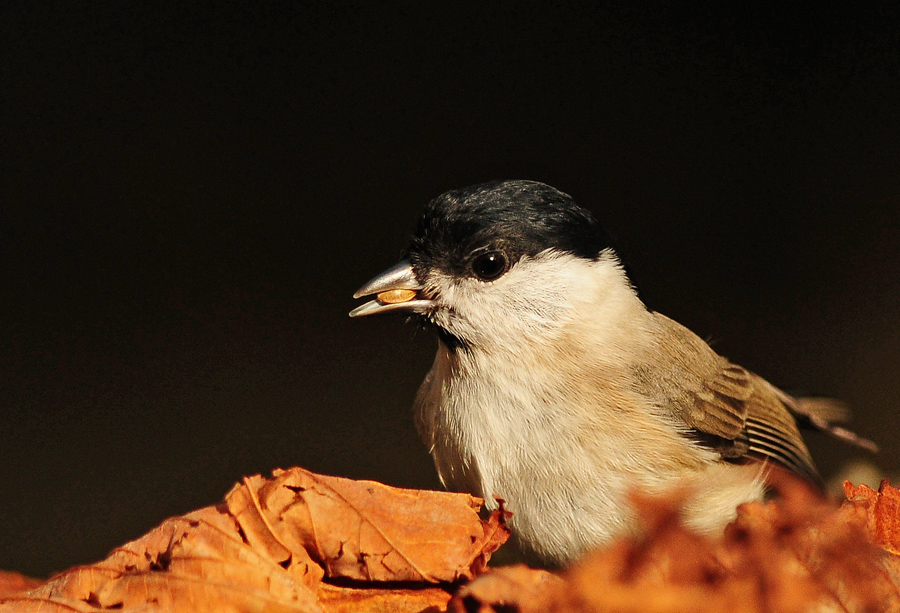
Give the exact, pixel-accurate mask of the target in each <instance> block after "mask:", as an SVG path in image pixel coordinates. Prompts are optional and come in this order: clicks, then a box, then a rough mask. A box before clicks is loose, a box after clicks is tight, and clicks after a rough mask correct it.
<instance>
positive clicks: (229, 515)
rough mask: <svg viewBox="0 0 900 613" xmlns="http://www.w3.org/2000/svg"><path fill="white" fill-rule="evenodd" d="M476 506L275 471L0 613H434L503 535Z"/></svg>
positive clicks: (498, 522) (13, 595)
mask: <svg viewBox="0 0 900 613" xmlns="http://www.w3.org/2000/svg"><path fill="white" fill-rule="evenodd" d="M481 506H482V501H481V500H480V499H477V498H474V497H472V496H469V495H465V494H452V493H447V492H428V491H419V490H404V489H398V488H392V487H388V486H386V485H382V484H380V483H375V482H371V481H352V480H350V479H342V478H338V477H326V476H323V475H316V474H314V473H311V472H309V471H306V470H303V469H300V468H294V469H291V470H286V471H282V470H278V471H275V473H274V475H273V477H272V478H269V479H266V478H263V477H261V476H259V475H256V476H253V477H248V478H246V479H244V482H243V483H241V484H238V485H236V486H235V487H234V488H233V489H232V490H231V491H230V492H229V493H228V494H227V495H226V498H225V501H224V502H223V503H222V504H219V505H217V506H212V507H205V508H202V509H199V510H197V511H194V512H192V513H188V514H187V515H184V516H181V517H174V518H171V519H168V520H166V521H164V522H163V523H162V524H161V525H160V526H158V527H157V528H156V529H154V530H152V531H150V532H149V533H147V534H146V535H144V536H143V537H141V538H139V539H137V540H134V541H131V542H130V543H126V544H125V545H123V546H122V547H119V548H117V549H115V550H114V551H113V552H112V553H111V554H110V555H109V557H108V558H106V559H105V560H103V561H101V562H98V563H97V564H94V565H90V566H81V567H76V568H72V569H70V570H68V571H66V572H64V573H61V574H60V575H57V576H56V577H53V578H51V579H50V580H49V581H46V582H44V583H41V584H40V585H37V586H34V585H31V586H28V585H23V586H22V587H23V588H26V587H32V589H30V590H27V591H23V590H21V589H10V590H9V591H8V592H7V593H6V594H5V595H4V596H2V598H3V599H2V600H0V611H4V612H5V611H40V612H41V613H50V612H56V611H60V612H61V611H69V612H71V611H94V612H96V611H98V610H101V609H116V610H119V611H125V612H127V611H138V610H140V611H167V612H174V613H178V612H180V611H185V612H187V611H191V612H200V611H217V612H229V611H235V612H237V611H266V612H271V613H282V612H283V613H296V612H301V611H302V612H320V611H324V612H330V611H350V610H372V611H378V610H392V611H393V610H400V611H403V610H408V611H424V610H433V611H443V610H444V609H445V605H446V603H447V601H448V600H449V599H450V593H449V591H448V589H449V588H450V584H451V583H453V582H456V581H459V580H466V579H471V578H472V577H474V576H475V575H476V574H477V573H479V572H481V571H482V570H483V568H484V566H485V563H486V561H487V560H488V559H489V558H490V556H491V554H492V553H493V552H494V551H496V549H497V548H498V547H500V545H502V544H503V542H504V541H505V540H506V539H507V538H508V536H509V532H508V529H507V528H506V526H505V524H504V522H503V520H502V518H501V515H500V514H499V513H497V512H495V513H494V514H493V515H492V516H491V518H490V519H489V520H487V521H482V520H481V519H480V518H479V516H478V511H479V509H480V508H481ZM348 580H350V581H351V582H350V583H347V582H348ZM329 581H331V582H333V583H328V582H329ZM435 584H441V586H440V587H435Z"/></svg>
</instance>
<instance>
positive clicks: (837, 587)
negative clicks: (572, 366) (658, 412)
mask: <svg viewBox="0 0 900 613" xmlns="http://www.w3.org/2000/svg"><path fill="white" fill-rule="evenodd" d="M773 479H774V485H775V487H776V488H777V489H778V491H779V492H780V496H779V498H778V499H777V500H773V501H769V502H766V503H753V504H747V505H743V506H742V507H740V508H739V510H738V516H737V519H736V520H735V522H734V523H733V524H731V525H730V526H729V527H728V529H727V530H726V532H725V534H724V535H723V536H722V537H721V538H711V537H707V536H701V535H698V534H696V533H693V532H691V531H690V530H688V529H686V528H685V527H684V526H683V525H682V524H681V523H680V520H679V515H678V508H679V507H680V501H681V496H682V495H683V494H680V493H678V492H675V493H673V494H672V495H671V496H667V497H652V498H651V497H646V496H640V495H637V496H635V497H634V502H635V506H636V508H638V509H639V510H640V512H641V514H642V519H643V522H642V523H643V526H644V528H645V529H644V531H643V533H642V534H641V536H638V537H631V538H623V539H620V540H618V541H616V542H614V543H613V544H611V545H610V546H608V547H604V548H601V549H599V550H597V551H595V552H593V553H591V554H589V555H588V556H586V557H585V558H584V559H583V560H582V561H581V562H579V563H578V564H576V565H575V566H573V567H572V568H570V569H568V570H567V571H565V572H564V573H563V574H562V575H561V578H560V579H559V580H558V581H550V582H547V583H546V584H545V586H546V587H545V589H543V590H530V589H529V588H528V587H527V586H528V585H534V584H538V582H540V581H542V580H543V579H542V576H541V575H539V574H537V573H539V572H542V571H535V570H533V569H528V568H524V567H523V568H519V569H517V570H516V577H515V580H509V579H508V578H507V577H505V576H503V574H502V573H505V572H507V569H498V570H494V571H492V572H489V573H487V574H485V575H483V576H480V577H478V578H477V579H475V580H474V581H473V582H472V583H470V584H468V585H466V586H464V587H463V588H462V589H460V591H459V593H458V594H457V595H456V596H455V597H454V599H453V600H452V601H451V603H450V605H449V610H450V611H455V612H456V611H458V612H463V611H465V612H474V611H477V612H479V613H488V612H498V613H499V612H501V611H502V612H503V613H512V612H516V611H518V612H521V613H530V612H531V611H550V612H556V613H574V612H586V611H610V612H613V611H614V612H617V613H624V612H634V613H638V612H640V613H676V612H677V613H693V612H696V613H700V612H704V613H705V612H707V611H729V612H733V613H763V612H765V613H779V612H781V613H791V612H797V613H800V612H807V611H830V612H841V611H844V612H850V611H854V612H855V611H900V590H898V579H900V563H898V560H900V557H898V556H896V555H893V554H891V553H889V552H888V551H885V550H882V549H880V548H879V547H876V546H875V545H874V544H873V542H872V541H873V539H875V540H876V542H878V543H879V544H882V545H886V546H889V547H893V543H895V542H896V541H894V540H891V535H894V534H895V529H894V528H893V526H895V525H896V522H897V521H898V516H897V506H896V504H895V501H896V500H898V494H900V493H898V491H897V490H895V489H893V488H890V489H888V487H889V486H887V484H882V487H881V489H880V490H879V492H873V491H872V490H868V489H867V488H864V486H863V487H861V488H859V489H858V490H857V489H848V498H850V500H849V501H848V502H846V503H845V504H844V506H843V507H841V508H840V509H838V508H837V507H836V506H835V505H833V504H832V503H830V502H828V501H827V500H824V499H822V498H820V497H819V496H818V495H817V494H815V492H814V491H813V490H812V489H810V488H809V487H807V486H806V485H805V484H804V483H803V482H801V481H798V480H796V479H792V478H789V477H786V476H784V475H780V476H777V475H776V476H774V478H773Z"/></svg>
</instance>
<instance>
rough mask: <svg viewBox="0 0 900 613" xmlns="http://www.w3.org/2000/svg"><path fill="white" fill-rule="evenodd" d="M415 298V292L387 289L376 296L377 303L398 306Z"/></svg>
mask: <svg viewBox="0 0 900 613" xmlns="http://www.w3.org/2000/svg"><path fill="white" fill-rule="evenodd" d="M415 297H416V292H414V291H413V290H411V289H389V290H388V291H386V292H381V293H380V294H378V302H380V303H382V304H399V303H401V302H409V301H410V300H412V299H413V298H415Z"/></svg>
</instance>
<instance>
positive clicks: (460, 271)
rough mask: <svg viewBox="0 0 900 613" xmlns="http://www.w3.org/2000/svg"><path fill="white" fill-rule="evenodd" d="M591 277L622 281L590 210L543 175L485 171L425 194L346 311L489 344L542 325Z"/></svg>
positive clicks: (565, 309) (560, 315)
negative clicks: (529, 177) (406, 239)
mask: <svg viewBox="0 0 900 613" xmlns="http://www.w3.org/2000/svg"><path fill="white" fill-rule="evenodd" d="M598 283H599V284H600V285H601V286H602V285H603V284H604V283H608V284H615V285H621V286H627V287H628V289H629V291H630V285H628V282H627V279H626V278H625V276H624V273H623V272H622V270H621V266H620V264H619V261H618V259H617V257H616V255H615V253H614V252H613V250H612V248H611V241H610V238H609V236H608V235H607V234H606V232H604V230H603V229H602V227H601V226H600V224H599V223H598V222H597V220H596V219H595V218H594V217H593V215H591V213H590V212H588V211H587V210H585V209H583V208H581V207H579V206H578V205H577V204H575V202H574V201H573V200H572V198H571V197H569V196H568V195H567V194H564V193H562V192H560V191H559V190H556V189H554V188H552V187H550V186H549V185H545V184H543V183H537V182H534V181H494V182H490V183H482V184H479V185H474V186H471V187H466V188H463V189H459V190H454V191H450V192H447V193H445V194H442V195H441V196H438V197H437V198H435V199H434V200H432V201H431V202H430V203H429V204H428V206H426V207H425V210H424V211H423V213H422V215H421V216H420V217H419V219H418V222H417V224H416V227H415V232H414V233H413V236H412V239H411V240H410V243H409V246H408V248H407V250H406V253H405V257H404V258H403V259H402V260H401V261H400V262H398V263H397V264H396V265H394V266H393V267H391V268H389V269H388V270H386V271H384V272H383V273H381V274H380V275H378V276H376V277H375V278H373V279H372V280H371V281H369V282H368V283H366V284H365V285H363V286H362V287H361V288H360V289H359V290H358V291H357V292H356V293H355V294H354V298H361V297H364V296H375V300H372V301H370V302H367V303H365V304H363V305H362V306H360V307H357V308H356V309H354V310H353V311H352V312H351V313H350V315H351V317H360V316H363V315H373V314H377V313H392V312H393V313H405V314H409V315H412V316H413V317H415V318H417V319H419V320H421V321H423V322H425V323H426V324H428V325H430V326H432V327H434V328H435V329H436V330H437V332H438V335H439V337H440V338H441V340H442V341H443V342H444V343H445V344H446V345H447V346H448V347H449V348H451V349H458V348H464V349H469V348H473V347H482V348H483V347H495V346H497V343H503V342H507V343H514V342H515V339H517V338H521V337H522V335H527V336H529V337H535V336H540V335H541V334H542V333H546V331H547V330H548V329H550V328H553V327H554V326H556V325H557V324H558V323H559V322H560V321H563V320H565V319H566V318H567V317H570V316H571V315H572V312H573V306H574V305H575V304H576V303H577V302H578V298H579V296H583V295H584V294H585V293H588V292H591V293H593V292H595V291H596V290H597V289H598V288H597V284H598ZM600 290H601V291H602V287H601V288H600Z"/></svg>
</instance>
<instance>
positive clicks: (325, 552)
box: [226, 468, 508, 583]
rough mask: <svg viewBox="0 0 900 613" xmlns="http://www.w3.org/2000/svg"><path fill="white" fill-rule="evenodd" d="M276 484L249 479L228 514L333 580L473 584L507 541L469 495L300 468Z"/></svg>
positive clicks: (231, 498)
mask: <svg viewBox="0 0 900 613" xmlns="http://www.w3.org/2000/svg"><path fill="white" fill-rule="evenodd" d="M274 476H275V478H274V479H271V480H264V479H262V478H261V477H251V478H250V479H246V480H245V486H244V487H236V488H235V489H234V490H232V491H231V492H230V493H229V494H228V496H227V497H226V502H227V504H228V507H229V510H231V512H232V513H233V514H234V515H235V517H237V518H238V521H239V522H240V523H241V525H242V527H244V529H245V533H246V534H247V535H248V538H250V535H251V534H253V535H256V534H257V533H259V534H260V535H261V536H259V537H254V538H255V539H257V540H258V542H260V543H261V544H262V543H264V544H265V546H266V547H269V548H276V547H277V548H279V549H278V551H279V552H281V551H305V552H307V553H308V554H309V556H310V557H311V558H313V559H315V560H316V562H318V563H319V564H321V565H322V566H323V567H324V568H325V570H326V573H327V576H328V577H332V578H334V577H344V578H347V579H354V580H358V581H426V582H429V583H439V582H454V581H457V580H459V579H460V578H466V579H471V578H472V577H473V576H474V574H475V573H476V572H478V570H480V569H481V568H483V566H484V564H485V561H486V559H487V558H489V557H490V555H491V554H492V553H493V552H494V551H496V550H497V548H499V547H500V545H502V544H503V542H505V541H506V539H507V538H508V532H507V531H506V529H505V527H503V526H502V525H501V522H499V519H498V518H496V517H495V518H494V519H493V520H492V521H489V522H488V523H484V522H482V521H481V520H480V519H479V518H478V515H477V510H478V509H479V508H480V507H481V505H482V501H481V500H480V499H478V498H475V497H473V496H469V495H466V494H453V493H449V492H432V491H425V490H400V489H397V488H391V487H388V486H386V485H382V484H381V483H376V482H374V481H353V480H351V479H343V478H340V477H326V476H323V475H316V474H314V473H311V472H309V471H306V470H303V469H300V468H294V469H292V470H289V471H275V473H274ZM248 499H249V502H248ZM251 542H253V540H251ZM279 555H281V556H282V557H283V555H284V554H283V553H280V554H279Z"/></svg>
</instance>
